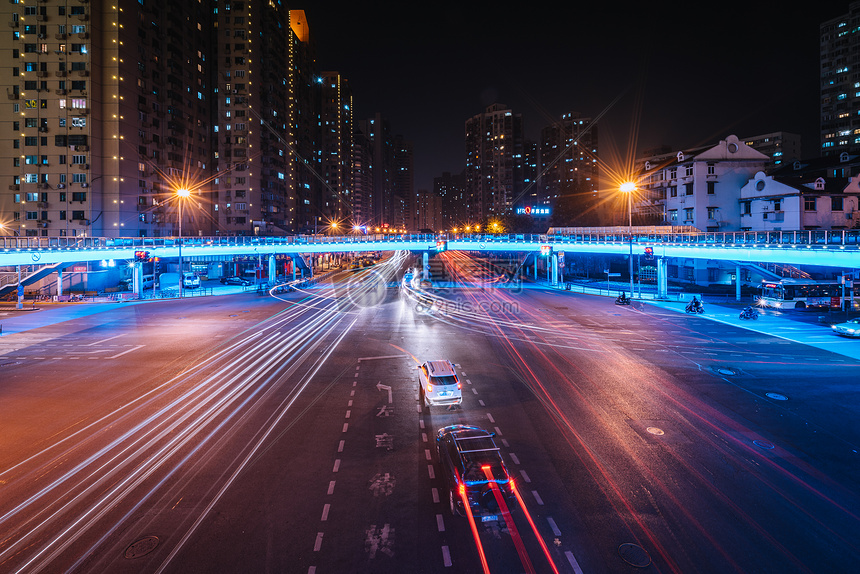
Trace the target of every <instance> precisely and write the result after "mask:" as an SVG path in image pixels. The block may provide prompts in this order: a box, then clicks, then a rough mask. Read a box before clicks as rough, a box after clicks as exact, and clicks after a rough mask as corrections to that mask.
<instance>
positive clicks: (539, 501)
mask: <svg viewBox="0 0 860 574" xmlns="http://www.w3.org/2000/svg"><path fill="white" fill-rule="evenodd" d="M532 496H534V497H535V502H537V503H538V505H539V506H543V498H541V497H540V494H538V491H537V490H533V491H532Z"/></svg>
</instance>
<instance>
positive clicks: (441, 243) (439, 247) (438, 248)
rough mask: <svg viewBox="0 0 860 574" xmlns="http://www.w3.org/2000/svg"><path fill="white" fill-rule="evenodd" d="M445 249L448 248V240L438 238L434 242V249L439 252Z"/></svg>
mask: <svg viewBox="0 0 860 574" xmlns="http://www.w3.org/2000/svg"><path fill="white" fill-rule="evenodd" d="M446 249H448V242H447V241H445V240H442V239H440V240H439V241H437V242H436V251H438V252H439V253H441V252H443V251H445V250H446Z"/></svg>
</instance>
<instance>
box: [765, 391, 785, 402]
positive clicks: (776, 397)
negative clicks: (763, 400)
mask: <svg viewBox="0 0 860 574" xmlns="http://www.w3.org/2000/svg"><path fill="white" fill-rule="evenodd" d="M764 396H766V397H767V398H769V399H773V400H775V401H787V400H788V397H787V396H785V395H781V394H779V393H765V394H764Z"/></svg>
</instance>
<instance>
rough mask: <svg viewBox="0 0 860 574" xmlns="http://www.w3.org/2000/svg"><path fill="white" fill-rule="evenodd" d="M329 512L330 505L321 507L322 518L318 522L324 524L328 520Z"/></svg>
mask: <svg viewBox="0 0 860 574" xmlns="http://www.w3.org/2000/svg"><path fill="white" fill-rule="evenodd" d="M329 510H331V504H326V505H325V506H323V512H322V517H321V518H320V522H325V521H326V520H328V511H329Z"/></svg>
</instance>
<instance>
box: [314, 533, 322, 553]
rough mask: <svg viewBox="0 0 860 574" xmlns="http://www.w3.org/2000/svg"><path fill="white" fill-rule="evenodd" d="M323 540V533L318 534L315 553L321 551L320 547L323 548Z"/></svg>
mask: <svg viewBox="0 0 860 574" xmlns="http://www.w3.org/2000/svg"><path fill="white" fill-rule="evenodd" d="M322 539H323V533H322V532H317V539H316V542H314V552H319V551H320V547H322Z"/></svg>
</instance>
